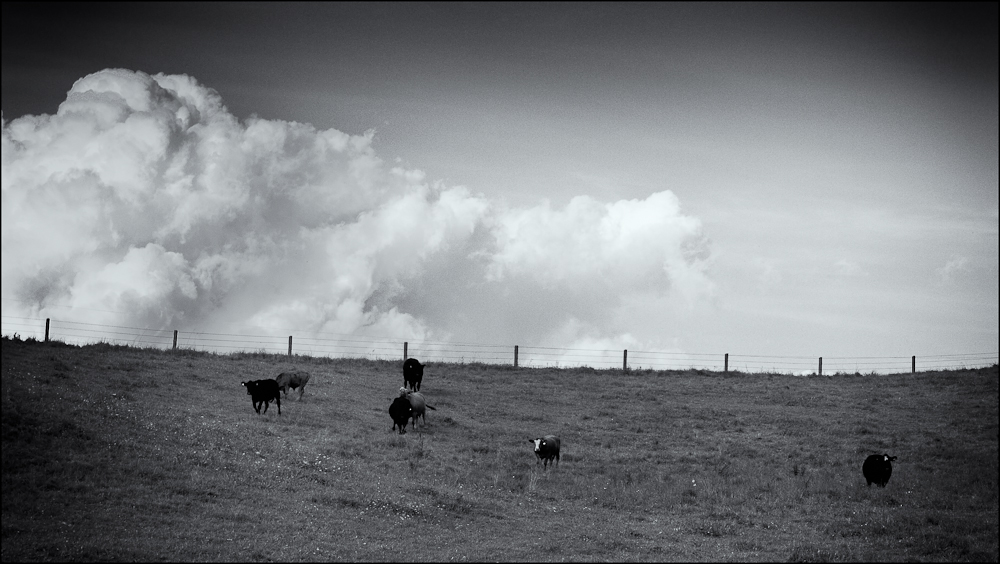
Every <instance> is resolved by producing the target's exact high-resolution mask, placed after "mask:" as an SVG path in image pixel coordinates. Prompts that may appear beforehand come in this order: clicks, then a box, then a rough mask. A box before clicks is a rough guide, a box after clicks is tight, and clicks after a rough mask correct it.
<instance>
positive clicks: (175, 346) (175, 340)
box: [174, 329, 177, 350]
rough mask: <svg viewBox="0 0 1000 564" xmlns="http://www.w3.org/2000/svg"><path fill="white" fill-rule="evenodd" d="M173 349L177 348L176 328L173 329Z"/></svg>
mask: <svg viewBox="0 0 1000 564" xmlns="http://www.w3.org/2000/svg"><path fill="white" fill-rule="evenodd" d="M174 350H177V329H174Z"/></svg>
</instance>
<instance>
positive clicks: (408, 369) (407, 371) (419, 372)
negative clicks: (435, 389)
mask: <svg viewBox="0 0 1000 564" xmlns="http://www.w3.org/2000/svg"><path fill="white" fill-rule="evenodd" d="M423 379H424V365H423V364H420V361H419V360H417V359H415V358H408V359H406V362H404V363H403V387H404V388H406V387H409V389H411V390H413V391H414V392H419V391H420V382H421V381H422V380H423Z"/></svg>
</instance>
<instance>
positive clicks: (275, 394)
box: [240, 379, 281, 415]
mask: <svg viewBox="0 0 1000 564" xmlns="http://www.w3.org/2000/svg"><path fill="white" fill-rule="evenodd" d="M240 384H242V385H243V386H244V387H245V388H246V389H247V395H248V396H250V401H251V402H253V408H254V409H255V410H256V411H257V413H260V405H261V404H264V413H267V408H268V406H270V405H271V400H274V402H275V403H277V404H278V415H281V390H279V389H278V381H277V380H274V379H267V380H250V381H248V382H240Z"/></svg>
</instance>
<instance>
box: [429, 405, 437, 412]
mask: <svg viewBox="0 0 1000 564" xmlns="http://www.w3.org/2000/svg"><path fill="white" fill-rule="evenodd" d="M427 409H433V410H434V411H437V410H438V408H436V407H434V406H433V405H428V406H427Z"/></svg>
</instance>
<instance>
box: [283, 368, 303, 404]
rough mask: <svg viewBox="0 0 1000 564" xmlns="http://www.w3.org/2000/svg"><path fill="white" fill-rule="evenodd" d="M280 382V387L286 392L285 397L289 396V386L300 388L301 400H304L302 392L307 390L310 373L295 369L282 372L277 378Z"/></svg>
mask: <svg viewBox="0 0 1000 564" xmlns="http://www.w3.org/2000/svg"><path fill="white" fill-rule="evenodd" d="M275 380H277V382H278V388H280V389H281V391H282V392H284V394H285V397H286V398H287V397H288V388H291V389H293V390H294V389H296V388H298V390H299V400H300V401H301V400H302V394H303V393H305V391H306V384H307V383H308V382H309V373H308V372H305V371H303V370H294V371H292V372H282V373H281V374H278V377H277V378H275Z"/></svg>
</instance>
